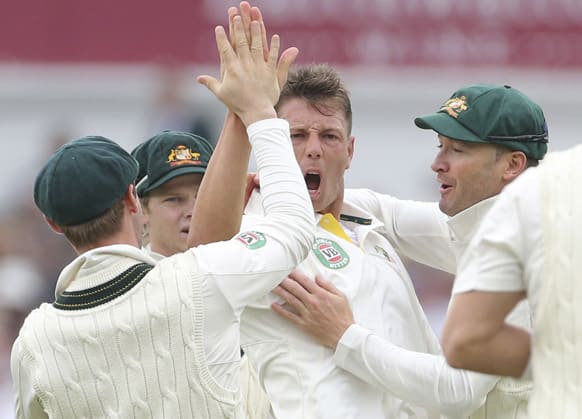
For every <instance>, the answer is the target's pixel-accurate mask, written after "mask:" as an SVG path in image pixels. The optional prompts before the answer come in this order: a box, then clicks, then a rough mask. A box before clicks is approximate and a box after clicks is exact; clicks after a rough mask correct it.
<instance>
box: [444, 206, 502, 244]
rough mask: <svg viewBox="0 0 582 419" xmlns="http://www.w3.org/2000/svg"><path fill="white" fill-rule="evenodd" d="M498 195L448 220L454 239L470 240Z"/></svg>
mask: <svg viewBox="0 0 582 419" xmlns="http://www.w3.org/2000/svg"><path fill="white" fill-rule="evenodd" d="M497 196H498V195H494V196H492V197H490V198H487V199H484V200H483V201H479V202H477V203H476V204H475V205H472V206H470V207H469V208H467V209H465V210H463V211H461V212H460V213H458V214H456V215H453V216H452V217H450V218H449V219H448V220H447V224H448V225H449V229H450V230H451V233H452V235H453V239H455V240H458V241H469V240H471V238H472V237H473V235H474V234H475V233H476V232H477V229H478V228H479V225H480V224H481V221H483V217H485V214H487V212H488V211H489V210H490V209H491V207H492V206H493V204H494V203H495V201H496V200H497Z"/></svg>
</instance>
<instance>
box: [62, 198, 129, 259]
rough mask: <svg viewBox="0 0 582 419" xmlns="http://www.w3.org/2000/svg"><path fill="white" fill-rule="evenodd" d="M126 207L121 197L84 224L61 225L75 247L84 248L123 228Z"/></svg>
mask: <svg viewBox="0 0 582 419" xmlns="http://www.w3.org/2000/svg"><path fill="white" fill-rule="evenodd" d="M124 208H125V204H124V202H123V199H120V200H119V201H117V202H116V203H115V204H113V206H112V207H111V208H109V209H108V210H107V211H105V213H104V214H103V215H100V216H99V217H97V218H94V219H92V220H90V221H87V222H86V223H82V224H77V225H73V226H59V227H60V229H61V231H62V232H63V234H64V235H65V237H66V238H67V240H69V242H71V244H72V245H73V247H75V248H84V247H87V246H90V245H92V244H94V243H97V242H99V241H101V240H103V239H105V238H107V237H109V236H111V235H113V234H114V233H116V232H117V231H118V230H119V229H120V228H121V222H122V220H123V210H124Z"/></svg>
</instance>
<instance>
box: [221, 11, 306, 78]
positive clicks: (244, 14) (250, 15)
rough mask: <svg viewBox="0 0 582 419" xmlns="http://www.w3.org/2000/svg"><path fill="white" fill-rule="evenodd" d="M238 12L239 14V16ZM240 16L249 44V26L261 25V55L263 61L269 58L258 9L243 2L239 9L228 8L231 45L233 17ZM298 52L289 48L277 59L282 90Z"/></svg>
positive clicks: (232, 43) (278, 76)
mask: <svg viewBox="0 0 582 419" xmlns="http://www.w3.org/2000/svg"><path fill="white" fill-rule="evenodd" d="M239 10H240V14H239ZM239 15H240V16H241V18H242V21H243V28H244V29H245V36H246V37H247V41H248V42H251V39H250V24H251V22H253V21H257V22H259V24H260V25H261V39H262V42H263V55H264V58H265V61H266V60H268V57H269V49H268V43H267V29H266V27H265V22H264V20H263V15H262V13H261V10H260V9H259V8H258V7H256V6H255V7H251V6H250V4H249V3H248V2H246V1H243V2H241V3H240V5H239V9H237V8H236V7H234V6H233V7H230V8H229V9H228V22H229V39H230V43H231V45H233V46H234V27H233V22H234V18H235V16H239ZM298 54H299V50H298V49H297V48H296V47H290V48H287V49H286V50H284V51H283V52H282V53H281V56H280V57H279V62H278V64H277V80H278V82H279V88H283V86H284V85H285V83H286V81H287V75H288V73H289V68H290V67H291V65H292V64H293V62H294V61H295V59H296V58H297V55H298Z"/></svg>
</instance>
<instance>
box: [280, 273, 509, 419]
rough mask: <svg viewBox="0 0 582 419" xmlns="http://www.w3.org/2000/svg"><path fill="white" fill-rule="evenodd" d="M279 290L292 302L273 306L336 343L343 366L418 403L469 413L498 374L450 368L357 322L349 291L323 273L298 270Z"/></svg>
mask: <svg viewBox="0 0 582 419" xmlns="http://www.w3.org/2000/svg"><path fill="white" fill-rule="evenodd" d="M274 292H275V293H276V294H277V295H279V296H280V297H282V298H283V299H284V300H285V301H286V303H287V304H286V305H280V304H277V303H275V304H273V306H272V308H273V310H274V311H275V312H277V313H278V314H280V315H282V316H283V317H285V318H287V319H288V320H290V321H291V322H293V323H294V324H296V325H297V326H299V327H300V328H301V329H302V330H304V331H305V332H306V333H309V334H311V335H312V336H314V337H315V338H316V339H317V340H318V341H319V342H320V343H322V344H323V345H325V346H328V347H330V348H332V349H335V355H334V361H335V363H336V365H337V366H338V367H340V368H343V369H345V370H347V371H349V372H350V373H352V374H354V375H355V376H357V377H358V378H360V379H362V380H364V381H366V382H368V383H369V384H371V385H373V386H375V387H378V388H382V389H384V390H386V391H389V392H391V393H392V394H394V395H396V396H397V397H399V398H401V399H403V400H406V401H408V402H411V403H414V404H416V405H418V406H422V407H426V408H429V409H435V410H438V411H440V412H441V413H443V414H446V415H451V416H456V417H457V416H461V417H462V416H468V415H470V414H471V413H473V412H474V411H475V410H476V409H477V408H478V407H479V406H481V405H482V404H483V403H484V401H485V398H486V395H487V393H489V391H490V390H491V389H492V388H493V387H494V386H495V384H496V383H497V381H498V379H499V378H498V377H495V376H488V375H482V374H477V373H472V372H469V371H464V370H457V369H454V368H451V367H450V366H449V365H447V363H446V361H445V358H444V357H443V356H442V355H439V354H425V353H420V352H414V351H410V350H407V349H403V348H400V347H398V346H396V345H394V344H392V343H390V342H388V341H387V340H386V339H383V338H381V337H380V336H377V335H375V334H374V333H372V332H371V331H369V330H366V329H365V328H363V327H361V326H359V325H357V324H355V323H354V317H353V314H352V311H351V308H350V306H349V302H348V300H347V298H346V297H345V295H344V294H343V293H342V292H341V291H339V290H338V289H337V288H336V287H335V286H334V285H333V284H332V283H331V282H329V281H327V280H325V279H323V278H321V277H316V279H315V282H313V281H311V280H310V279H309V278H308V277H307V276H305V275H304V274H302V273H301V272H299V271H294V272H293V273H292V274H291V275H290V277H289V278H287V279H285V280H284V281H283V282H282V283H281V285H280V286H279V287H277V288H276V289H275V290H274Z"/></svg>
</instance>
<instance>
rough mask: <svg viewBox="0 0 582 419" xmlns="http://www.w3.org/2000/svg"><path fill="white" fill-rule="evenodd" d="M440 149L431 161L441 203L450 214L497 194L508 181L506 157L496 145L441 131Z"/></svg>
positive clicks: (444, 210)
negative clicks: (450, 136)
mask: <svg viewBox="0 0 582 419" xmlns="http://www.w3.org/2000/svg"><path fill="white" fill-rule="evenodd" d="M438 140H439V146H438V148H439V151H438V153H437V155H436V157H435V159H434V162H433V163H432V165H431V168H432V170H433V171H435V172H436V174H437V182H438V183H439V185H440V188H439V192H440V194H441V199H440V201H439V207H440V209H441V211H442V212H444V213H445V214H447V215H449V216H453V215H455V214H458V213H459V212H461V211H463V210H465V209H467V208H469V207H470V206H472V205H474V204H476V203H477V202H480V201H482V200H484V199H486V198H489V197H492V196H494V195H497V194H498V193H500V192H501V190H502V189H503V187H504V185H505V183H506V182H505V181H504V180H503V173H504V168H505V166H506V162H505V159H503V158H499V159H498V158H497V155H496V152H497V149H496V147H495V146H494V145H491V144H483V143H471V142H467V141H458V140H453V139H451V138H448V137H445V136H442V135H439V136H438Z"/></svg>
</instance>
